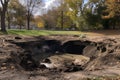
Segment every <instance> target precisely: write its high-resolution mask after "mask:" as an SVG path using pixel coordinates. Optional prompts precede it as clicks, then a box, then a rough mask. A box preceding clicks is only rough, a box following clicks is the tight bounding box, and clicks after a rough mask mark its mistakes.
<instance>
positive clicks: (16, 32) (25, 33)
mask: <svg viewBox="0 0 120 80" xmlns="http://www.w3.org/2000/svg"><path fill="white" fill-rule="evenodd" d="M7 31H8V34H12V35H22V36H41V35H42V36H48V35H78V36H80V35H81V34H86V35H90V36H101V35H102V36H103V35H107V36H108V35H120V30H98V31H89V32H88V31H84V32H83V31H56V30H18V29H12V30H7ZM0 34H4V33H2V32H0Z"/></svg>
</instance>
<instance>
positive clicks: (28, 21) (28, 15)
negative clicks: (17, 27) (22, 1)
mask: <svg viewBox="0 0 120 80" xmlns="http://www.w3.org/2000/svg"><path fill="white" fill-rule="evenodd" d="M30 17H31V15H30V12H29V11H28V14H27V29H28V30H30Z"/></svg>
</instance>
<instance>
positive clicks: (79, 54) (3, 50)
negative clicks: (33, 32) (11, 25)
mask: <svg viewBox="0 0 120 80" xmlns="http://www.w3.org/2000/svg"><path fill="white" fill-rule="evenodd" d="M119 41H120V38H119V37H118V38H115V39H113V38H106V37H102V40H101V41H96V40H90V39H89V38H87V37H86V38H80V37H79V36H60V35H57V36H39V37H23V36H13V35H4V36H1V37H0V44H1V45H0V80H39V79H42V80H76V79H81V78H91V77H94V76H101V75H103V74H102V73H101V74H99V71H102V70H104V71H105V70H106V71H107V72H108V71H109V70H111V69H113V68H114V69H113V70H114V71H115V70H116V69H117V70H118V69H119V68H120V43H119ZM48 64H50V65H51V64H54V65H55V66H54V67H48V66H47V65H48ZM56 65H61V66H57V67H56ZM108 68H109V69H108ZM76 71H77V72H79V73H78V74H79V76H77V75H74V74H76V73H75V72H76ZM96 71H98V72H96ZM114 71H113V72H112V73H114ZM68 73H70V75H68ZM94 73H97V74H96V75H93V74H94ZM71 74H73V75H74V76H71ZM98 74H99V75H98ZM108 74H109V72H108ZM119 74H120V73H119V71H118V72H117V73H116V75H117V76H118V75H119ZM3 75H4V76H3ZM80 75H81V76H80ZM116 75H113V76H116ZM20 76H23V77H22V78H21V77H20ZM75 76H77V77H75ZM108 76H111V73H110V75H108ZM68 77H69V78H68ZM70 78H71V79H70Z"/></svg>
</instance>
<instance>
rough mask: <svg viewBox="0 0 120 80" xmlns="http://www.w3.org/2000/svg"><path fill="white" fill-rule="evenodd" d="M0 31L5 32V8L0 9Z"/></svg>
mask: <svg viewBox="0 0 120 80" xmlns="http://www.w3.org/2000/svg"><path fill="white" fill-rule="evenodd" d="M1 31H2V32H7V31H6V25H5V10H3V11H1Z"/></svg>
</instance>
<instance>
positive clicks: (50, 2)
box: [35, 0, 59, 15]
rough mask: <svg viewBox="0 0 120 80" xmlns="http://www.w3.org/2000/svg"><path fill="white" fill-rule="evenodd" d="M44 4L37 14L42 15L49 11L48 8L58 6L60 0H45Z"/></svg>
mask: <svg viewBox="0 0 120 80" xmlns="http://www.w3.org/2000/svg"><path fill="white" fill-rule="evenodd" d="M43 4H44V6H43V7H42V8H41V10H40V11H38V12H36V14H35V15H41V14H43V13H47V11H48V10H50V9H52V8H53V7H57V6H58V5H59V3H58V0H43Z"/></svg>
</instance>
